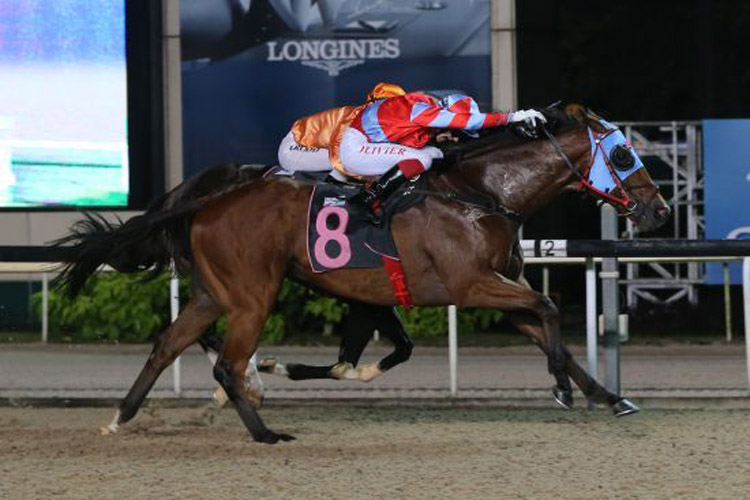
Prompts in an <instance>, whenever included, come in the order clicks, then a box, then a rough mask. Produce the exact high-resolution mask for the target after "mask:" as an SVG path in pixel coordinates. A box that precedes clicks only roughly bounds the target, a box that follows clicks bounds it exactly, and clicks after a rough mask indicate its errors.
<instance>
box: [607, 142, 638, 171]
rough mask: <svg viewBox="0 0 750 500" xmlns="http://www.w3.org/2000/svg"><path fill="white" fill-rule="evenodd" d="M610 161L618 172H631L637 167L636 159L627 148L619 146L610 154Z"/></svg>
mask: <svg viewBox="0 0 750 500" xmlns="http://www.w3.org/2000/svg"><path fill="white" fill-rule="evenodd" d="M609 161H611V162H612V166H613V167H615V168H616V169H617V170H630V169H631V168H633V167H634V166H635V157H634V156H633V153H632V152H631V151H630V149H628V148H627V146H623V145H622V144H618V145H617V146H615V147H614V148H612V151H610V153H609Z"/></svg>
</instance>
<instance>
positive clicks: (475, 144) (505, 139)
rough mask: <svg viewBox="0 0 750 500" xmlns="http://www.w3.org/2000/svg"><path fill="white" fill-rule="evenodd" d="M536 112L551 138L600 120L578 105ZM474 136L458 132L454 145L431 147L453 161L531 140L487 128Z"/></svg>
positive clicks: (503, 129)
mask: <svg viewBox="0 0 750 500" xmlns="http://www.w3.org/2000/svg"><path fill="white" fill-rule="evenodd" d="M540 111H541V112H542V114H544V116H545V117H546V118H547V125H546V127H547V130H548V131H549V132H550V133H551V134H553V135H558V134H561V133H563V132H565V131H567V130H570V129H571V128H574V127H580V126H581V125H586V126H592V125H593V124H597V123H598V122H599V120H601V118H600V117H599V115H597V114H596V113H594V112H593V111H591V110H590V109H589V108H587V107H585V106H583V105H581V104H568V105H567V106H562V105H561V104H553V105H552V106H549V107H547V108H544V109H541V110H540ZM478 134H479V137H469V136H468V135H466V134H462V133H460V132H459V133H458V134H454V135H455V136H456V137H458V142H444V143H440V144H435V146H437V147H438V148H440V149H441V150H442V151H443V154H444V155H445V156H446V158H448V157H454V158H455V157H457V156H463V155H465V154H467V153H471V152H473V151H480V150H483V149H485V148H488V147H490V146H492V147H493V149H498V148H502V147H510V146H513V145H517V144H522V143H526V142H529V141H530V140H531V139H528V138H526V137H523V136H521V135H520V134H518V133H517V132H516V131H515V130H514V129H513V127H497V128H488V129H483V130H480V131H479V132H478Z"/></svg>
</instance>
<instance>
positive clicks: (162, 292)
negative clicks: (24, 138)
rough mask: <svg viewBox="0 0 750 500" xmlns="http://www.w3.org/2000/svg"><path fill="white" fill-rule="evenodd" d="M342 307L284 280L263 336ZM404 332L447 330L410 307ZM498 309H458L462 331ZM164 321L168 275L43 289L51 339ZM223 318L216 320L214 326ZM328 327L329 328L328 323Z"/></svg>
mask: <svg viewBox="0 0 750 500" xmlns="http://www.w3.org/2000/svg"><path fill="white" fill-rule="evenodd" d="M180 296H181V297H183V298H184V297H187V296H188V286H187V283H185V282H181V286H180ZM32 301H33V303H34V309H35V311H36V314H37V315H38V316H39V315H40V312H41V293H37V294H34V296H33V297H32ZM347 309H348V306H347V305H346V304H343V303H341V302H338V301H336V300H335V299H332V298H330V297H323V296H320V295H318V294H315V293H313V292H312V291H310V290H308V289H307V288H304V287H302V286H300V285H297V284H295V283H292V282H290V281H287V282H285V283H284V286H283V288H282V290H281V293H280V294H279V299H278V300H277V303H276V306H275V308H274V310H273V312H272V314H271V316H270V317H269V319H268V321H267V322H266V325H265V328H264V331H263V340H264V342H266V343H273V344H275V343H281V342H284V341H285V340H294V339H295V338H300V337H303V336H307V337H310V336H315V335H320V334H321V332H323V331H324V329H326V328H325V327H326V325H332V326H333V328H334V329H335V327H336V325H338V324H339V323H340V322H341V319H342V318H343V316H344V315H345V314H346V312H347ZM401 314H402V318H403V319H404V323H405V325H406V329H407V331H408V332H409V333H410V334H411V335H412V336H414V337H436V336H442V335H445V334H446V332H447V321H446V310H445V308H444V307H415V308H413V309H412V310H411V311H408V312H404V311H403V310H402V311H401ZM501 318H502V313H501V312H499V311H495V310H481V309H476V310H471V311H461V312H460V313H459V329H460V331H461V332H462V333H468V332H480V331H486V330H488V329H490V328H491V327H493V326H494V325H496V324H497V323H498V322H499V321H500V320H501ZM168 324H169V275H168V274H166V273H165V274H162V275H160V276H159V277H157V278H156V279H155V280H153V281H146V282H144V281H143V276H137V275H136V276H133V275H122V274H115V273H102V274H99V275H97V276H95V277H93V278H92V279H91V280H89V282H88V283H87V285H86V287H85V288H84V290H83V291H82V293H81V294H80V295H79V296H78V297H77V298H76V300H74V301H70V300H68V299H67V298H66V297H65V296H64V295H63V294H61V293H60V292H58V291H56V290H51V291H50V294H49V327H50V332H51V334H52V335H53V338H54V337H57V338H63V337H64V338H69V339H70V340H73V341H77V342H89V341H101V340H104V341H109V342H144V341H148V340H151V339H153V338H154V336H155V335H157V334H158V333H159V332H160V331H162V330H163V329H164V328H166V326H167V325H168ZM225 329H226V321H225V319H224V318H222V319H221V320H220V321H219V331H220V332H223V331H224V330H225ZM328 329H330V327H329V328H328Z"/></svg>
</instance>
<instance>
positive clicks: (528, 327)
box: [508, 313, 638, 416]
mask: <svg viewBox="0 0 750 500" xmlns="http://www.w3.org/2000/svg"><path fill="white" fill-rule="evenodd" d="M508 319H509V320H510V321H511V323H513V324H514V325H515V326H516V328H518V329H519V330H520V331H521V332H522V333H524V334H526V335H527V336H529V337H531V338H533V339H536V340H537V344H538V345H539V347H540V348H541V349H542V350H545V352H546V345H544V331H543V328H542V326H541V324H540V323H539V322H538V321H537V320H536V319H535V318H532V317H529V316H528V315H523V314H517V313H511V314H509V315H508ZM563 350H564V352H565V356H566V364H565V368H566V370H567V372H568V374H569V375H570V377H571V378H572V379H573V381H574V382H575V383H576V385H577V386H578V387H579V388H580V389H581V391H582V392H583V394H584V395H585V396H586V398H587V399H589V400H590V401H593V402H594V403H601V404H608V405H609V406H610V407H611V408H612V411H613V412H614V413H615V415H617V416H621V415H628V414H630V413H635V412H637V411H638V407H637V406H635V405H634V404H633V403H631V402H630V401H628V400H627V399H624V398H623V397H621V396H620V395H618V394H613V393H611V392H609V391H608V390H607V389H605V388H604V387H602V386H601V384H599V383H598V382H597V381H596V380H595V379H594V378H593V377H592V376H591V375H589V374H588V373H587V372H586V370H584V369H583V368H582V367H581V365H579V364H578V362H576V360H575V359H574V358H573V356H572V355H571V354H570V351H568V349H567V348H565V347H564V346H563Z"/></svg>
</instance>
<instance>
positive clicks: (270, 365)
mask: <svg viewBox="0 0 750 500" xmlns="http://www.w3.org/2000/svg"><path fill="white" fill-rule="evenodd" d="M258 371H259V372H260V373H270V374H272V375H281V376H284V377H288V376H289V370H287V368H286V365H284V363H282V362H281V361H279V360H278V358H264V359H262V360H261V362H260V363H258Z"/></svg>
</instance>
